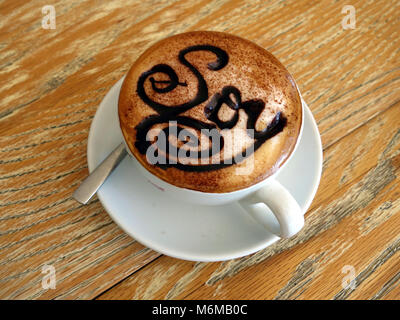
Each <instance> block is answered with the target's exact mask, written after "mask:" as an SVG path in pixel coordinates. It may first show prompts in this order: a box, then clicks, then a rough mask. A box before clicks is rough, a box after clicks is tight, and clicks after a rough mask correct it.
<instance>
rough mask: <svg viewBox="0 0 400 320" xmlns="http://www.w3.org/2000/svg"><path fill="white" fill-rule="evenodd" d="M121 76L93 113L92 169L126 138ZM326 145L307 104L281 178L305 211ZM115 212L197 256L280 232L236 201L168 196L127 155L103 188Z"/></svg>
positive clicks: (151, 237) (262, 243) (127, 226)
mask: <svg viewBox="0 0 400 320" xmlns="http://www.w3.org/2000/svg"><path fill="white" fill-rule="evenodd" d="M122 80H123V79H121V80H119V81H118V82H117V83H116V84H115V85H114V86H113V87H112V88H111V90H110V91H109V92H108V93H107V95H106V96H105V98H104V99H103V101H102V102H101V104H100V107H99V109H98V110H97V112H96V116H95V117H94V119H93V122H92V125H91V128H90V133H89V140H88V150H87V157H88V166H89V171H90V172H91V171H92V170H93V169H94V168H95V167H96V166H97V165H98V164H99V163H100V162H101V161H102V160H103V159H104V158H105V157H106V156H107V155H108V154H109V153H110V152H111V151H112V150H113V149H114V148H115V147H116V146H117V145H118V144H119V143H120V142H121V141H122V140H123V138H122V134H121V132H120V129H119V120H118V115H117V103H118V94H119V90H120V87H121V84H122ZM321 170H322V146H321V138H320V135H319V132H318V128H317V125H316V123H315V120H314V118H313V116H312V114H311V112H310V110H309V108H308V107H307V106H305V117H304V131H303V134H302V137H301V140H300V144H299V145H298V148H297V150H296V153H295V154H294V155H293V157H292V158H291V159H290V162H288V163H287V165H286V167H285V168H283V169H282V171H281V172H279V175H278V176H277V179H278V180H279V181H280V182H281V183H282V184H283V185H284V186H285V187H286V188H287V189H288V190H289V191H290V192H291V193H292V195H293V196H294V197H295V198H296V200H297V201H298V203H299V205H300V207H301V208H302V209H303V212H304V213H305V212H306V211H307V209H308V208H309V206H310V204H311V201H312V199H313V198H314V196H315V193H316V191H317V188H318V184H319V180H320V177H321ZM97 196H98V198H99V199H100V201H101V203H102V204H103V206H104V208H105V209H106V210H107V212H108V213H109V215H110V216H111V218H112V219H113V220H114V221H115V222H116V223H117V224H118V225H119V226H120V227H121V228H122V229H123V230H124V231H125V232H126V233H128V234H129V235H130V236H132V237H133V238H134V239H136V240H137V241H139V242H140V243H142V244H143V245H145V246H147V247H149V248H151V249H153V250H156V251H158V252H160V253H163V254H166V255H168V256H171V257H175V258H180V259H185V260H192V261H221V260H228V259H234V258H238V257H242V256H245V255H248V254H250V253H254V252H256V251H258V250H260V249H263V248H265V247H267V246H269V245H271V244H272V243H274V242H275V241H277V240H278V239H279V238H278V237H277V236H275V235H273V234H271V233H269V232H268V231H266V230H265V229H264V228H263V227H262V226H261V225H259V224H258V223H257V222H255V221H254V220H253V218H251V217H250V216H249V215H248V214H247V213H245V212H244V211H243V210H242V209H241V207H240V206H239V205H238V204H236V203H233V204H229V205H224V206H213V207H210V206H192V205H189V204H185V203H178V202H176V201H172V200H171V199H170V198H168V197H167V196H166V195H165V194H164V193H163V192H162V191H160V190H159V189H157V188H156V187H155V186H153V185H152V184H150V183H149V182H147V180H146V179H145V178H144V177H143V176H142V175H141V174H140V172H139V171H138V169H137V168H136V167H135V164H134V162H133V160H132V159H131V158H130V157H129V156H127V157H126V158H125V159H124V160H123V161H122V162H121V164H120V165H119V167H118V168H117V169H116V170H115V171H114V172H113V173H112V175H111V176H110V177H109V178H108V179H107V181H106V182H105V183H104V185H103V186H102V187H101V188H100V190H99V191H98V192H97Z"/></svg>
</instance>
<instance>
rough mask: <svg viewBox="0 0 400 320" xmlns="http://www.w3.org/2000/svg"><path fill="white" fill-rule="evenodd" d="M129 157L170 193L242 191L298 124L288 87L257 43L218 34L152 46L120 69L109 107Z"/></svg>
mask: <svg viewBox="0 0 400 320" xmlns="http://www.w3.org/2000/svg"><path fill="white" fill-rule="evenodd" d="M118 114H119V119H120V126H121V129H122V133H123V136H124V138H125V141H126V144H127V146H128V147H129V149H130V151H131V153H132V154H133V155H134V156H135V157H136V159H137V160H138V161H139V162H140V163H141V165H142V166H143V167H144V168H146V169H147V170H148V171H149V172H151V173H152V174H154V175H156V176H157V177H159V178H160V179H162V180H164V181H166V182H168V183H170V184H173V185H175V186H177V187H181V188H186V189H191V190H197V191H202V192H210V193H225V192H232V191H236V190H239V189H243V188H247V187H249V186H251V185H253V184H256V183H258V182H260V181H262V180H264V179H266V178H267V177H269V176H270V175H272V174H273V173H274V172H275V171H277V170H278V169H279V168H280V167H281V166H282V164H283V163H284V162H285V161H286V160H287V159H288V157H289V156H290V154H291V153H292V152H293V149H294V147H295V145H296V142H297V139H298V137H299V134H300V128H301V123H302V103H301V98H300V95H299V92H298V90H297V86H296V84H295V82H294V80H293V78H292V76H291V75H290V74H289V72H288V71H287V70H286V69H285V67H284V66H283V65H282V64H281V63H280V62H279V61H278V60H277V59H276V58H275V57H274V56H273V55H272V54H270V53H269V52H268V51H266V50H265V49H263V48H261V47H259V46H258V45H256V44H254V43H252V42H250V41H248V40H245V39H242V38H239V37H237V36H233V35H230V34H226V33H220V32H208V31H207V32H206V31H198V32H188V33H184V34H179V35H176V36H172V37H170V38H167V39H164V40H162V41H159V42H158V43H156V44H154V45H153V46H152V47H150V48H149V49H147V50H146V51H145V52H144V53H143V54H142V55H141V56H140V57H139V58H138V59H137V61H136V62H135V63H134V64H133V66H132V67H131V69H130V70H129V72H128V74H127V76H126V78H125V80H124V83H123V85H122V88H121V92H120V95H119V103H118Z"/></svg>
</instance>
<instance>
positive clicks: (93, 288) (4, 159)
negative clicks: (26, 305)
mask: <svg viewBox="0 0 400 320" xmlns="http://www.w3.org/2000/svg"><path fill="white" fill-rule="evenodd" d="M50 2H51V3H50ZM50 2H49V1H48V0H43V1H41V0H40V1H23V0H21V1H17V0H12V1H11V0H6V1H2V3H1V4H0V13H1V20H0V21H1V22H0V56H1V59H0V65H1V67H0V92H1V94H0V99H1V103H0V154H1V157H0V298H2V299H94V298H97V299H153V298H157V299H182V298H183V299H399V298H400V214H399V209H400V199H399V194H400V187H399V181H400V179H399V176H400V151H399V150H400V104H399V101H400V91H399V86H400V65H399V57H400V55H399V51H400V50H399V43H400V41H399V39H400V32H399V31H400V27H399V23H400V17H399V12H400V2H399V1H389V0H380V1H364V0H352V1H341V0H340V1H325V0H324V1H308V0H298V1H266V0H262V1H245V0H242V1H237V0H230V1H229V0H221V1H209V0H202V1H187V0H180V1H164V0H152V1H145V2H144V1H129V2H127V3H126V2H125V1H122V0H121V1H112V2H111V1H80V0H75V1H59V0H58V1H50ZM48 4H52V5H53V6H54V8H55V11H56V28H55V29H43V28H42V19H43V17H45V14H46V12H45V14H43V13H42V7H43V6H44V5H48ZM347 4H351V5H353V6H354V8H355V17H356V25H355V28H354V29H351V28H348V29H344V28H343V26H342V20H343V19H345V20H346V19H347V18H346V15H347V14H350V11H348V12H344V13H342V8H343V7H344V6H345V5H347ZM346 21H347V22H349V21H350V20H346ZM346 21H345V22H346ZM188 30H217V31H226V32H230V33H233V34H236V35H239V36H242V37H245V38H248V39H250V40H252V41H254V42H256V43H258V44H259V45H261V46H263V47H264V48H266V49H268V50H269V51H271V52H272V53H273V54H274V55H276V56H277V57H278V58H279V59H280V60H281V61H282V63H283V64H284V65H285V66H287V68H288V69H289V71H290V72H291V73H292V74H293V76H294V77H295V79H296V80H297V82H298V85H299V87H300V90H301V92H302V93H303V96H304V98H305V100H306V101H307V102H308V104H309V106H310V108H311V110H312V112H313V114H314V116H315V118H316V120H317V122H318V126H319V129H320V132H321V136H322V142H323V147H324V166H323V175H322V179H321V184H320V187H319V190H318V193H317V196H316V198H315V199H314V201H313V203H312V205H311V208H310V209H309V210H308V212H307V214H306V226H305V228H304V230H303V231H302V232H301V233H300V234H299V235H298V236H296V237H293V238H291V239H289V240H281V241H279V242H277V243H276V244H274V245H273V246H271V247H269V248H266V249H264V250H261V251H259V252H257V253H255V254H253V255H250V256H246V257H243V258H241V259H235V260H231V261H226V262H221V263H194V262H188V261H182V260H177V259H173V258H170V257H167V256H162V255H160V254H158V253H157V252H154V251H152V250H150V249H148V248H145V247H144V246H142V245H141V244H140V243H138V242H136V241H135V240H134V239H132V238H130V237H129V236H127V235H126V234H125V233H124V232H123V231H122V230H121V229H120V228H119V227H118V226H117V225H116V224H115V223H114V222H113V221H112V220H111V218H110V217H109V216H108V214H107V213H106V211H105V210H104V209H103V208H102V206H101V204H100V202H99V201H98V199H97V198H94V199H93V200H92V201H91V202H90V203H89V204H88V205H80V204H79V203H77V202H75V201H74V200H73V199H71V194H72V192H73V190H74V189H75V188H76V187H77V186H78V185H79V183H80V182H81V181H82V180H83V179H84V178H85V177H86V176H87V174H88V170H87V164H86V144H87V138H88V132H89V127H90V124H91V121H92V119H93V117H94V114H95V112H96V109H97V107H98V105H99V103H100V101H101V100H102V99H103V97H104V96H105V94H106V93H107V91H108V90H109V89H110V88H111V86H112V85H113V84H114V83H115V82H116V81H117V80H118V79H120V78H121V77H122V76H123V75H124V74H125V73H126V72H127V70H128V69H129V67H130V65H131V64H132V63H133V61H134V60H135V59H136V58H137V57H138V56H139V55H140V53H141V52H143V51H144V50H145V49H146V48H147V47H149V46H150V45H151V44H152V43H154V42H156V41H158V40H159V39H162V38H164V37H166V36H169V35H172V34H176V33H180V32H184V31H188ZM46 266H53V267H54V270H55V272H56V273H55V274H56V288H55V289H51V288H48V289H44V288H43V286H42V284H43V281H44V277H45V276H46V275H48V273H47V271H46V270H47V269H46V268H47V267H46ZM49 272H50V271H49ZM49 274H50V273H49ZM352 275H354V277H355V278H354V281H353V282H352V284H353V285H351V286H346V284H349V283H350V282H349V280H351V278H350V277H351V276H352ZM46 283H50V282H46ZM45 288H47V287H46V286H45Z"/></svg>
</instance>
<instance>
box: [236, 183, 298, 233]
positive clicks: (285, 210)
mask: <svg viewBox="0 0 400 320" xmlns="http://www.w3.org/2000/svg"><path fill="white" fill-rule="evenodd" d="M239 204H240V205H241V206H242V208H243V209H244V210H245V211H247V212H248V213H249V214H250V215H251V216H252V217H253V218H254V219H255V220H256V221H257V222H259V223H260V224H262V225H263V226H264V228H266V229H267V230H268V231H270V232H272V233H274V234H275V235H277V236H278V237H281V238H290V237H291V236H293V235H295V234H296V233H297V232H299V231H300V230H301V229H302V228H303V226H304V216H303V214H302V211H301V208H300V206H299V204H298V203H297V201H296V200H295V199H294V198H293V196H292V195H291V194H290V192H289V191H288V190H286V188H285V187H284V186H282V185H281V184H280V183H279V182H278V181H276V180H274V179H272V180H271V181H269V183H268V184H267V185H266V186H264V187H262V188H260V189H258V190H257V191H255V192H254V193H252V194H250V195H248V196H247V197H245V198H244V199H241V200H240V201H239ZM260 204H265V205H266V206H267V207H268V208H269V209H270V210H268V208H265V207H263V206H261V207H260Z"/></svg>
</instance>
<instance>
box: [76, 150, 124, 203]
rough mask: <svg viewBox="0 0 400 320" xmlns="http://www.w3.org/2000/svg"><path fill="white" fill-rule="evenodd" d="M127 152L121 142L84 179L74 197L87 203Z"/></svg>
mask: <svg viewBox="0 0 400 320" xmlns="http://www.w3.org/2000/svg"><path fill="white" fill-rule="evenodd" d="M126 153H127V152H126V149H125V144H124V143H121V144H120V145H119V146H118V147H116V148H115V149H114V150H113V151H112V152H111V153H110V154H109V155H108V156H107V158H105V159H104V160H103V162H102V163H100V164H99V165H98V166H97V167H96V169H95V170H93V172H92V173H91V174H90V175H89V176H88V177H87V178H86V179H85V180H83V182H82V183H81V185H80V186H79V187H78V189H76V190H75V192H74V194H73V195H72V196H73V198H74V199H75V200H76V201H78V202H80V203H82V204H86V203H87V202H88V201H89V200H90V199H91V198H92V197H93V195H94V194H95V193H96V192H97V190H98V189H99V188H100V187H101V186H102V184H103V183H104V181H106V179H107V178H108V177H109V175H110V174H111V173H112V172H113V171H114V169H115V168H116V167H117V166H118V164H119V163H120V162H121V161H122V159H123V158H124V157H125V156H126Z"/></svg>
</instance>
